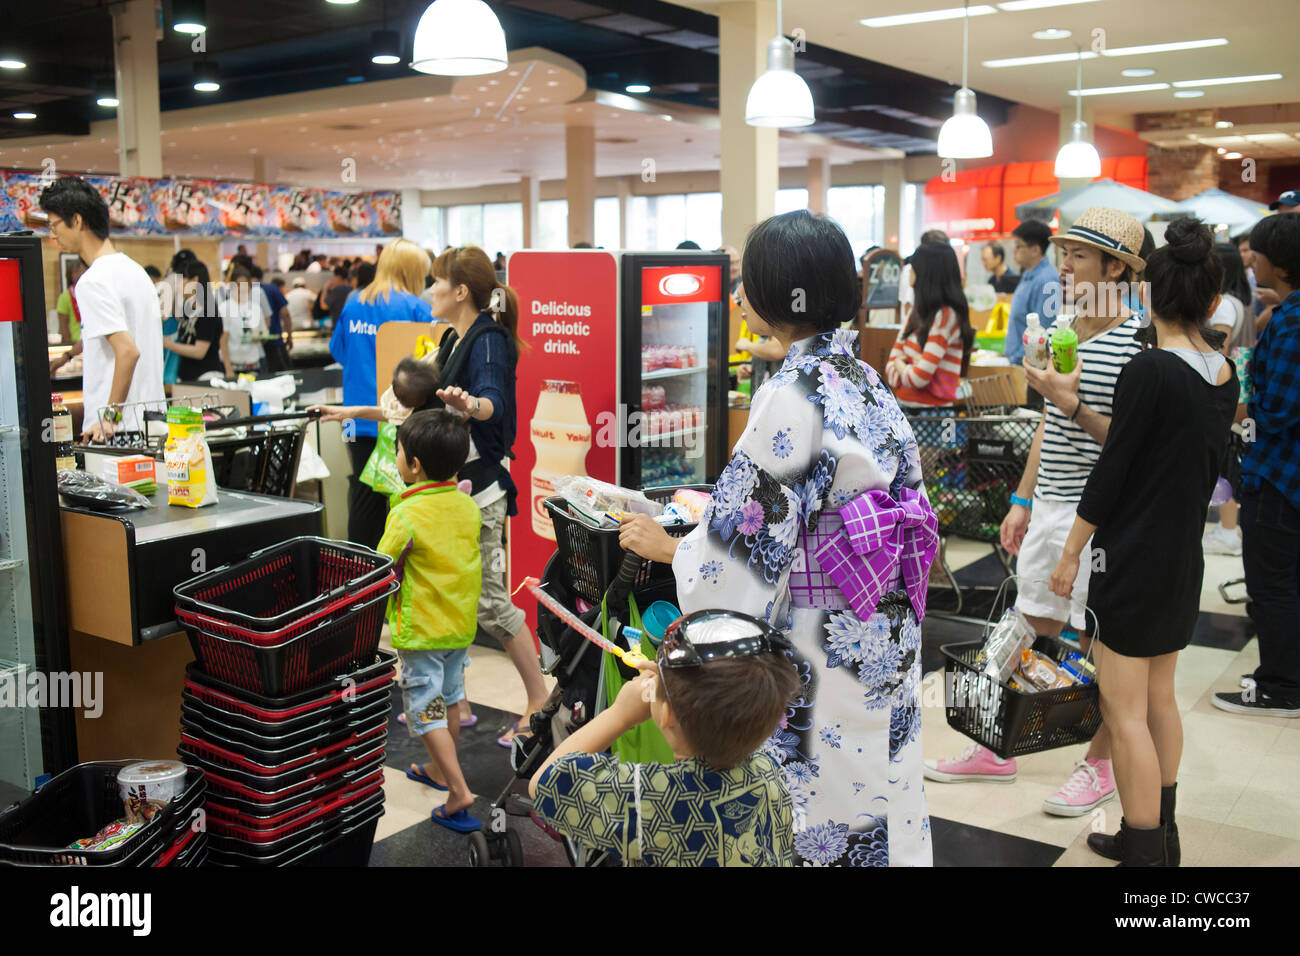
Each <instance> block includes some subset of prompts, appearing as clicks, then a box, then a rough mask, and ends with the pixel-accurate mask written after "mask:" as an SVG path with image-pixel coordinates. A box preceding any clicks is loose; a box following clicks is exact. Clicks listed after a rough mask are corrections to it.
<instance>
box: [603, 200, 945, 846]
mask: <svg viewBox="0 0 1300 956" xmlns="http://www.w3.org/2000/svg"><path fill="white" fill-rule="evenodd" d="M742 277H743V278H742V284H743V286H744V290H745V295H746V301H745V302H744V304H743V305H744V308H745V312H746V315H745V319H746V321H747V322H748V324H749V327H750V328H751V329H754V330H756V331H757V332H758V334H760V335H771V336H773V337H774V338H776V339H777V340H778V341H780V343H781V345H782V346H783V347H784V348H786V349H787V350H788V354H787V356H786V359H785V362H784V364H783V365H782V366H781V369H780V371H779V372H778V373H777V374H776V375H774V376H773V377H772V378H771V379H769V380H768V381H767V382H766V383H765V384H764V385H763V386H762V388H760V389H759V391H758V393H757V394H756V395H755V396H754V398H753V405H752V408H751V410H750V414H749V424H748V427H747V428H746V429H745V432H744V434H743V435H742V436H741V438H740V441H739V442H738V443H737V445H736V448H735V450H734V452H733V453H732V456H731V461H730V462H729V463H728V465H727V467H726V468H725V469H724V470H723V472H722V474H721V475H720V476H719V478H718V482H717V486H716V488H715V490H714V493H713V499H712V503H711V504H710V506H709V509H708V511H707V512H706V514H705V516H704V518H703V520H702V521H701V522H700V524H699V526H698V527H697V528H696V529H695V530H694V531H693V532H692V533H691V534H689V535H688V536H686V537H685V538H683V539H680V540H678V539H673V538H671V537H669V536H668V534H667V533H666V532H665V531H664V530H663V529H662V528H661V527H660V526H659V525H657V524H656V523H655V522H654V521H653V520H651V519H649V518H646V517H644V516H637V518H634V519H631V520H629V521H628V522H626V523H625V524H624V526H623V529H622V532H621V544H622V546H623V547H624V548H625V549H628V550H632V551H636V552H637V553H638V554H641V555H642V556H643V557H647V558H651V559H654V560H657V561H662V562H664V563H668V562H671V563H672V565H673V571H674V574H675V576H676V579H677V593H678V598H679V600H680V604H681V608H682V611H683V612H685V613H689V612H691V611H695V610H699V609H703V608H727V609H732V610H738V611H742V612H744V613H747V614H751V615H753V616H755V617H758V618H760V619H763V620H766V621H768V622H770V623H772V624H773V625H775V626H776V627H778V628H779V629H781V630H782V631H784V632H785V633H786V634H787V635H788V636H789V637H790V639H791V641H792V642H793V644H794V646H795V649H796V650H795V663H796V666H797V667H798V669H799V672H800V675H801V677H802V680H803V689H802V693H801V696H799V697H798V698H796V699H795V700H794V701H793V702H792V704H791V706H790V708H789V709H788V711H787V714H786V719H785V721H784V722H783V724H782V726H781V728H779V729H778V730H777V732H776V733H775V734H774V735H773V736H772V738H771V739H770V740H769V741H768V742H767V744H766V745H765V749H766V750H767V752H768V753H769V754H770V755H771V756H772V757H773V759H775V760H776V761H777V762H778V763H779V764H780V765H781V766H782V767H783V769H784V771H785V778H786V782H787V783H788V785H789V789H790V795H791V797H792V798H793V802H794V817H795V819H794V828H795V841H794V843H795V851H796V853H797V855H798V857H799V859H800V862H804V863H808V864H814V865H835V866H929V865H931V863H932V854H931V843H930V821H929V817H928V816H927V814H926V807H925V793H924V791H923V789H922V774H921V770H922V762H921V739H920V738H921V712H920V684H921V660H920V652H921V627H920V618H921V617H923V616H924V597H925V587H926V578H927V576H928V570H929V561H930V560H932V559H933V556H934V548H935V547H936V546H937V534H936V533H935V528H936V523H935V519H934V514H933V512H932V511H930V509H929V506H928V504H926V502H925V498H924V492H923V491H922V490H920V489H921V466H920V460H919V456H918V454H917V446H916V440H915V438H914V437H913V435H912V430H911V428H910V426H909V425H908V424H907V421H906V420H905V419H904V417H903V413H902V412H901V411H900V410H899V407H898V404H897V403H896V402H895V400H894V397H893V395H892V394H891V392H890V390H889V388H888V386H887V385H886V384H885V383H884V382H882V381H881V379H880V376H879V375H877V374H876V372H875V371H874V370H873V369H871V368H870V367H869V366H867V365H866V364H865V363H863V362H860V361H858V360H857V358H856V357H855V351H856V338H857V333H856V332H854V331H851V330H845V329H841V324H842V323H844V322H845V321H847V320H849V319H852V318H853V317H854V315H855V314H856V313H857V310H858V306H859V304H860V302H861V288H860V285H859V283H858V280H857V276H856V274H855V271H854V259H853V252H852V249H851V247H850V245H849V242H848V240H847V238H846V237H845V235H844V233H843V231H842V230H841V229H840V227H839V226H838V225H836V224H835V223H834V222H833V221H832V220H830V219H826V218H823V217H820V216H814V215H813V214H811V213H809V212H807V211H806V210H800V211H796V212H791V213H786V214H784V215H780V216H775V217H773V218H771V219H768V220H766V221H765V222H762V223H760V224H759V225H757V226H756V227H754V229H753V231H752V232H751V233H750V235H749V238H748V241H747V243H746V246H745V255H744V261H743V267H742ZM863 503H869V505H870V506H869V507H867V508H866V509H865V511H863V512H853V511H852V507H851V505H852V504H857V505H861V504H863ZM841 509H844V515H841V514H840V510H841ZM850 517H852V518H853V519H854V520H852V521H849V522H848V524H846V519H848V518H850ZM864 528H865V530H864ZM927 551H928V555H927ZM855 552H856V554H857V555H858V556H859V559H858V563H857V564H856V565H854V563H853V555H854V553H855ZM864 554H865V557H864V556H863V555H864ZM900 555H901V560H900ZM864 562H865V563H864ZM832 568H834V569H835V570H836V571H838V572H843V570H844V569H846V568H847V569H848V572H849V574H848V580H847V581H845V580H844V574H843V573H840V574H839V576H833V575H832V574H831V569H832ZM855 569H856V571H857V573H856V575H855V574H853V571H854V570H855ZM862 592H869V593H867V594H865V595H864V594H863V593H862ZM909 595H910V597H909ZM855 608H859V609H862V610H863V611H864V612H865V613H859V612H858V611H856V610H855Z"/></svg>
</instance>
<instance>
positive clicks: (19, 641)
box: [0, 234, 76, 806]
mask: <svg viewBox="0 0 1300 956" xmlns="http://www.w3.org/2000/svg"><path fill="white" fill-rule="evenodd" d="M43 274H44V270H43V268H42V262H41V240H40V239H38V238H37V237H35V236H33V235H31V234H15V235H3V234H0V806H7V805H8V804H9V803H11V802H13V800H15V799H17V798H19V797H21V796H26V795H27V794H29V793H30V792H31V791H32V789H33V788H34V787H35V786H36V784H37V781H38V779H39V778H40V777H42V776H44V775H45V774H47V773H57V772H58V771H60V770H63V769H66V767H68V766H69V765H71V764H72V763H73V762H75V760H76V729H75V723H74V718H73V711H72V710H71V709H60V708H57V707H47V706H44V704H46V703H47V701H44V700H41V699H40V696H39V692H38V689H39V688H40V687H41V686H53V684H54V682H53V681H50V680H49V678H50V677H51V676H52V675H54V674H59V673H66V672H67V671H68V670H69V663H68V642H67V631H66V624H65V611H64V584H63V573H64V572H63V548H62V541H61V532H60V525H59V498H58V492H57V488H56V485H55V467H54V455H55V445H54V442H53V440H52V439H53V430H52V422H53V416H52V413H51V404H50V374H49V355H48V351H47V338H46V331H45V292H44V279H43ZM38 674H40V675H44V677H45V678H46V679H45V680H37V675H38ZM56 703H57V702H56Z"/></svg>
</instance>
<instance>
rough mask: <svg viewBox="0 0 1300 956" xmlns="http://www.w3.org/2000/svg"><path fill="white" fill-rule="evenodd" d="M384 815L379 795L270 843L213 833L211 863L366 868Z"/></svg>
mask: <svg viewBox="0 0 1300 956" xmlns="http://www.w3.org/2000/svg"><path fill="white" fill-rule="evenodd" d="M383 815H384V795H383V793H382V792H379V793H376V794H374V795H372V796H368V797H366V798H364V799H362V800H358V801H356V802H355V803H352V804H349V805H348V806H347V807H344V808H340V809H339V810H338V811H337V812H336V814H335V815H333V816H329V817H320V818H317V819H316V820H313V821H311V822H309V823H308V824H306V825H305V826H303V827H302V828H301V829H298V830H295V831H294V832H293V833H288V834H286V835H285V836H283V837H281V838H279V839H277V840H273V841H270V842H265V843H259V844H252V843H246V842H244V841H241V840H238V839H230V838H228V837H225V836H223V835H221V834H217V833H213V834H212V835H211V842H212V846H211V850H210V851H209V861H210V864H211V865H213V866H225V867H231V866H348V867H358V866H365V865H366V864H367V863H368V862H369V861H370V848H371V846H372V845H373V843H374V840H375V831H376V829H377V828H378V823H379V818H380V817H381V816H383Z"/></svg>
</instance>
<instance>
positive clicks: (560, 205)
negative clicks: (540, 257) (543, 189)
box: [533, 199, 569, 249]
mask: <svg viewBox="0 0 1300 956" xmlns="http://www.w3.org/2000/svg"><path fill="white" fill-rule="evenodd" d="M533 246H534V247H535V248H537V249H567V248H569V202H568V200H566V199H547V200H544V201H542V202H539V203H538V204H537V230H536V232H535V233H534V235H533Z"/></svg>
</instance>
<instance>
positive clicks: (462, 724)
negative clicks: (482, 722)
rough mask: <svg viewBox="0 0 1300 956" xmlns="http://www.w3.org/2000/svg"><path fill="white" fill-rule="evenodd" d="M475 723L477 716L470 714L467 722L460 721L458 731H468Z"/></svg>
mask: <svg viewBox="0 0 1300 956" xmlns="http://www.w3.org/2000/svg"><path fill="white" fill-rule="evenodd" d="M477 723H478V714H470V715H469V720H462V721H461V722H460V729H461V730H468V729H469V728H470V727H473V726H474V725H475V724H477Z"/></svg>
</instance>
